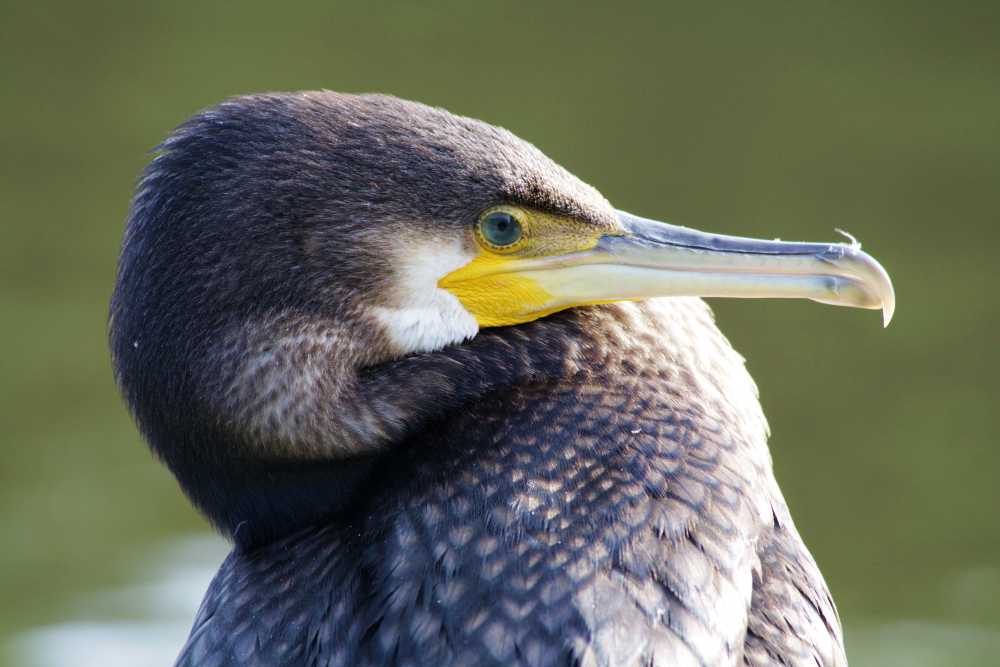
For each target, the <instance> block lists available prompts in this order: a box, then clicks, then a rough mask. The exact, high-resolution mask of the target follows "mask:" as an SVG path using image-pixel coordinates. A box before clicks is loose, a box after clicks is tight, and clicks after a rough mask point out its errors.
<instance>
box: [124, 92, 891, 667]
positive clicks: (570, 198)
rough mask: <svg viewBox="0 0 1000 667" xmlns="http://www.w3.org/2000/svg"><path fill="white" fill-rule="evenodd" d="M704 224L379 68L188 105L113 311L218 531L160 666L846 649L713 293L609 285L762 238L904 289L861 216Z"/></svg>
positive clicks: (135, 372)
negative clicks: (656, 211)
mask: <svg viewBox="0 0 1000 667" xmlns="http://www.w3.org/2000/svg"><path fill="white" fill-rule="evenodd" d="M698 234H700V233H696V232H694V231H693V230H687V229H685V228H674V227H668V226H666V225H660V224H659V223H655V224H653V223H650V222H649V221H644V220H642V219H638V218H635V217H634V216H629V215H628V214H624V213H620V212H615V211H614V210H613V209H611V208H610V206H609V205H608V204H607V203H606V202H605V201H604V200H603V198H602V197H600V195H599V194H597V193H596V191H594V190H592V189H591V188H589V187H588V186H585V185H584V184H582V183H580V182H579V181H577V180H576V179H575V178H573V177H572V176H571V175H569V174H568V172H565V171H564V170H562V169H561V168H559V167H557V166H556V165H554V164H553V163H551V162H550V161H548V159H547V158H545V157H544V156H543V155H541V153H539V152H538V151H537V149H535V148H534V147H532V146H530V145H528V144H526V143H524V142H522V141H520V140H519V139H517V138H516V137H513V135H510V134H509V133H505V132H504V131H501V130H497V129H496V128H491V127H490V126H486V125H484V124H480V123H477V122H476V121H470V120H468V119H461V118H458V117H454V116H451V115H450V114H447V113H446V112H443V111H440V110H433V109H429V108H427V107H423V106H421V105H414V104H412V103H405V102H401V101H398V100H394V99H393V98H385V97H354V96H341V95H336V94H333V93H319V94H317V93H309V94H300V95H277V96H264V97H251V98H239V99H237V100H235V101H232V102H228V103H225V104H224V105H222V106H221V107H217V108H216V109H213V110H209V111H208V112H205V113H204V114H202V115H200V116H198V117H196V118H195V119H194V120H193V121H191V122H190V123H189V124H187V125H185V126H184V127H182V128H181V129H180V130H179V131H178V132H177V133H175V135H173V137H172V138H171V139H169V140H168V141H167V142H166V143H165V144H164V147H163V148H162V152H161V154H160V156H159V157H157V158H156V159H155V160H154V162H153V164H152V165H151V166H150V168H149V169H148V170H147V173H146V176H145V177H144V179H143V182H142V183H141V184H140V188H139V192H138V194H137V197H136V200H135V203H134V204H133V211H132V214H131V216H130V221H129V228H128V230H127V232H126V240H125V244H124V248H123V254H122V260H121V264H120V269H119V280H118V285H117V287H116V292H115V296H114V298H113V302H112V324H111V332H112V334H111V338H112V351H113V354H114V357H115V364H116V369H117V373H118V378H119V382H120V384H121V386H122V389H123V392H124V394H125V396H126V398H127V399H128V401H129V404H130V406H131V407H132V409H133V412H134V413H135V415H136V419H137V421H138V423H139V425H140V428H141V429H142V430H143V432H144V434H145V435H146V437H147V439H148V440H149V441H150V444H151V445H152V447H153V449H154V451H155V452H156V453H157V454H158V455H159V456H160V457H161V458H162V459H163V460H164V461H165V462H166V463H167V465H168V466H169V467H170V468H171V470H173V472H174V473H175V475H176V476H177V477H178V479H179V480H180V482H181V485H182V486H183V488H184V489H185V491H186V492H187V493H188V495H189V496H190V497H191V499H192V500H193V502H194V503H195V504H196V505H198V506H199V507H200V508H201V509H202V510H203V511H205V512H206V514H208V516H209V517H210V518H211V519H212V521H213V522H214V523H215V524H216V525H217V526H219V528H220V529H221V530H222V531H223V532H224V533H226V534H228V535H230V536H231V537H232V538H233V539H234V541H235V543H236V544H235V546H234V549H233V552H232V553H231V554H230V556H229V557H228V558H227V560H226V561H225V563H224V564H223V565H222V567H221V568H220V570H219V573H218V575H217V576H216V578H215V579H214V581H213V582H212V584H211V586H210V588H209V591H208V593H207V595H206V597H205V600H204V602H203V604H202V607H201V609H200V611H199V612H198V616H197V618H196V620H195V623H194V627H193V629H192V632H191V636H190V638H189V639H188V642H187V644H186V645H185V647H184V649H183V651H182V653H181V656H180V658H179V660H178V665H183V666H194V665H213V666H215V665H253V664H260V665H277V664H280V665H331V666H332V665H449V664H451V665H471V664H476V665H479V664H482V665H488V664H497V665H500V664H502V665H517V664H523V665H595V666H596V665H601V666H603V665H752V666H756V665H769V664H784V665H842V664H846V659H845V655H844V649H843V641H842V636H841V628H840V621H839V618H838V616H837V612H836V609H835V607H834V604H833V601H832V599H831V597H830V594H829V591H828V589H827V587H826V584H825V583H824V581H823V579H822V576H821V575H820V573H819V570H818V569H817V567H816V564H815V563H814V561H813V559H812V557H811V556H810V555H809V553H808V551H807V549H806V548H805V546H804V545H803V543H802V540H801V539H800V537H799V535H798V533H797V531H796V529H795V526H794V524H793V522H792V520H791V518H790V516H789V513H788V509H787V507H786V504H785V501H784V499H783V497H782V495H781V492H780V490H779V489H778V486H777V483H776V482H775V479H774V476H773V472H772V468H771V458H770V454H769V451H768V448H767V424H766V421H765V419H764V416H763V413H762V411H761V408H760V404H759V401H758V398H757V389H756V387H755V385H754V383H753V381H752V380H751V379H750V377H749V375H748V374H747V372H746V370H745V368H744V364H743V360H742V358H741V357H740V356H739V355H738V354H737V353H736V352H735V351H734V350H733V349H732V347H731V346H730V345H729V343H728V342H727V341H726V339H725V338H724V337H723V335H722V334H721V333H720V331H719V330H718V328H717V327H716V325H715V323H714V321H713V318H712V316H711V313H710V311H709V310H708V307H707V306H706V305H705V304H704V302H702V301H701V300H700V299H697V298H692V297H689V296H680V297H673V298H656V299H649V300H645V301H638V302H625V303H607V302H608V301H620V300H622V299H629V300H633V299H639V298H643V297H648V296H650V295H651V291H657V292H658V293H665V294H670V295H674V294H701V293H706V294H708V295H719V291H720V290H723V291H733V290H735V291H736V292H737V293H736V294H734V295H736V296H747V295H763V294H757V293H756V292H755V293H753V294H748V293H747V292H746V291H745V290H746V289H747V288H745V287H744V286H742V285H741V284H737V282H736V278H734V277H733V276H732V275H731V274H734V273H739V272H746V271H749V270H753V271H758V272H759V271H760V270H761V269H760V267H761V266H767V267H771V268H768V269H767V271H768V273H767V274H766V275H764V274H759V275H758V280H757V283H756V286H754V287H753V288H752V290H757V291H759V290H761V289H763V290H765V291H769V294H768V295H772V294H771V292H778V294H773V295H777V296H790V295H792V292H793V291H795V292H801V293H802V294H803V295H806V296H809V297H810V298H814V299H816V300H828V301H831V302H836V303H845V304H849V305H862V306H864V307H873V306H874V305H882V306H885V307H886V310H887V312H890V313H891V307H892V306H891V285H888V283H887V280H888V279H887V278H885V281H886V282H884V283H883V282H880V281H881V277H880V276H881V275H884V272H882V273H878V272H877V271H875V269H874V268H873V267H877V264H875V263H874V260H871V259H870V258H868V256H867V255H863V253H860V251H859V250H858V249H857V248H855V247H852V246H840V245H836V244H833V245H811V244H778V243H770V242H756V241H753V242H751V241H748V240H743V239H735V238H734V237H702V236H698ZM664 253H666V254H667V255H669V256H670V258H671V259H670V260H669V263H670V269H669V271H667V272H666V273H667V274H669V276H668V278H667V279H664V278H663V275H665V274H664V273H663V271H664V265H663V264H662V262H663V260H662V259H661V258H662V257H663V256H664ZM692 257H693V258H694V259H691V258H692ZM705 261H710V262H715V264H714V265H713V266H716V267H718V266H720V264H719V263H720V262H721V263H723V264H724V266H723V267H722V268H723V269H724V270H721V271H720V272H718V273H704V272H702V271H701V269H700V268H698V267H700V266H701V263H702V262H705ZM731 262H740V264H738V265H737V264H731ZM694 263H698V264H697V266H695V264H694ZM612 265H613V266H612ZM775 265H777V266H779V267H780V270H775V269H773V267H774V266H775ZM678 266H680V267H681V269H680V270H678ZM747 267H751V268H750V269H748V268H747ZM612 270H613V271H617V273H613V276H614V277H615V280H617V281H620V282H621V283H622V284H625V283H627V284H628V285H630V286H631V287H629V288H628V289H627V290H625V291H621V290H622V289H623V288H621V287H620V286H619V285H618V284H617V283H615V284H602V283H601V281H600V280H595V277H599V276H605V277H606V276H608V275H609V274H608V271H612ZM878 271H881V267H878ZM655 281H659V282H655ZM793 281H799V282H793ZM611 282H615V281H611ZM668 283H669V284H668ZM693 283H697V285H698V286H697V289H694V288H692V287H691V284H693ZM684 285H687V286H686V287H685V286H684ZM761 285H764V287H761ZM584 288H586V290H588V291H587V293H586V294H583V292H582V291H581V290H583V289H584ZM886 290H888V292H886ZM876 293H877V294H879V295H881V296H880V297H873V296H872V295H873V294H876ZM887 294H888V296H886V295H887ZM593 304H603V305H593ZM572 306H586V307H577V308H572Z"/></svg>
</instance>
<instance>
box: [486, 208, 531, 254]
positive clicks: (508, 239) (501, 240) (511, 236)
mask: <svg viewBox="0 0 1000 667" xmlns="http://www.w3.org/2000/svg"><path fill="white" fill-rule="evenodd" d="M479 230H480V232H481V233H482V235H483V238H484V239H486V241H487V243H489V244H491V245H495V246H508V245H511V244H513V243H517V242H518V241H520V240H521V235H522V234H523V232H522V230H521V223H520V222H518V220H517V218H515V217H514V216H513V215H511V214H510V213H507V212H506V211H493V212H492V213H489V214H487V215H486V217H484V218H483V219H482V221H480V223H479Z"/></svg>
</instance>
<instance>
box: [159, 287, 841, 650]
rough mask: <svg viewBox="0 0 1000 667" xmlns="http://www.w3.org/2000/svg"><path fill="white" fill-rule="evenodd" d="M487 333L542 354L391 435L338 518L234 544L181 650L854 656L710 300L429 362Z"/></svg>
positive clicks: (552, 330)
mask: <svg viewBox="0 0 1000 667" xmlns="http://www.w3.org/2000/svg"><path fill="white" fill-rule="evenodd" d="M536 341H545V342H546V344H545V346H539V345H537V344H536ZM678 341H683V342H682V343H678ZM472 355H474V356H476V357H478V358H482V357H484V356H485V357H487V358H490V357H491V356H492V355H500V356H502V357H505V358H509V359H512V360H517V363H521V364H524V365H530V366H532V368H533V369H535V370H534V373H533V374H532V377H531V379H530V381H525V382H515V383H513V384H511V385H509V386H507V387H504V388H502V389H501V390H499V391H496V392H493V393H490V394H489V395H486V396H483V397H481V398H480V399H478V400H475V401H473V402H470V403H468V404H466V405H463V406H462V407H461V409H457V410H454V411H452V412H449V413H448V414H445V415H443V416H441V417H439V418H438V419H435V420H434V421H433V422H432V423H430V424H428V426H427V428H426V429H424V430H423V431H421V432H420V433H417V434H414V435H413V436H411V437H410V438H408V439H407V440H406V441H405V442H403V443H400V444H399V445H398V446H397V448H395V449H394V450H393V452H392V454H391V455H389V456H387V457H386V458H385V460H384V461H382V462H381V463H380V465H379V466H378V472H377V473H374V474H373V475H372V477H371V478H370V479H369V480H368V481H367V482H366V484H365V489H366V493H365V496H364V498H362V499H360V500H359V504H358V505H357V506H356V507H354V508H352V510H351V511H350V512H349V513H348V514H347V515H345V516H344V517H343V518H341V519H338V520H333V521H330V522H329V523H328V524H326V525H324V526H322V527H317V528H314V529H307V530H305V531H303V532H300V533H298V534H296V535H294V536H291V537H289V538H285V539H283V540H281V541H278V542H276V543H274V544H271V545H268V546H265V547H262V548H259V549H256V550H250V551H243V550H240V549H237V550H235V551H234V552H233V554H232V555H231V556H230V557H229V559H228V560H227V561H226V563H225V564H224V565H223V566H222V568H221V570H220V572H219V574H218V576H217V577H216V579H215V581H214V582H213V583H212V586H211V589H210V591H209V593H208V595H207V596H206V599H205V602H204V603H203V606H202V609H201V611H200V612H199V614H198V618H197V620H196V621H195V625H194V629H193V631H192V635H191V638H190V640H189V642H188V645H187V647H186V648H185V650H184V653H183V655H182V657H181V659H180V661H179V664H180V665H184V666H187V665H191V666H194V665H245V664H246V665H250V664H260V665H273V664H283V665H447V664H456V665H463V664H497V665H574V664H580V665H675V666H677V665H737V664H745V665H769V664H786V665H839V664H845V662H846V661H845V660H844V657H843V651H842V648H841V634H840V625H839V620H838V618H837V614H836V611H835V609H834V607H833V603H832V601H831V599H830V597H829V594H828V592H827V589H826V586H825V584H824V583H823V580H822V577H821V576H820V574H819V572H818V570H817V569H816V566H815V564H814V563H813V561H812V558H811V557H810V556H809V554H808V552H807V551H806V549H805V547H804V546H803V544H802V542H801V540H800V539H799V536H798V534H797V533H796V531H795V528H794V526H793V524H792V522H791V519H790V518H789V516H788V511H787V509H786V507H785V504H784V501H783V500H782V498H781V495H780V493H779V491H778V489H777V486H776V484H775V482H774V479H773V477H772V474H771V465H770V458H769V455H768V451H767V447H766V443H765V439H766V426H765V422H764V419H763V416H762V414H761V412H760V409H759V405H758V403H757V401H756V390H755V388H754V387H753V384H752V381H751V380H750V378H749V376H748V375H747V374H746V372H745V371H744V370H743V365H742V361H741V360H740V359H739V357H738V355H736V353H735V352H733V350H732V349H731V347H730V346H729V345H728V343H727V342H726V341H725V339H724V338H723V337H722V336H721V334H720V333H719V332H718V330H717V329H716V327H715V326H714V324H713V323H712V321H711V317H710V314H709V312H708V309H707V308H706V307H705V306H704V304H702V303H701V302H700V301H697V300H688V299H676V300H662V301H657V302H653V303H648V304H645V305H632V304H628V305H620V306H608V307H602V308H595V309H588V310H578V311H573V312H570V313H566V314H562V315H557V316H554V317H552V318H549V319H548V320H544V321H539V322H536V323H533V324H530V325H524V326H522V327H518V328H517V329H511V330H498V331H495V332H489V333H485V334H482V335H480V336H479V337H478V338H476V339H475V340H473V341H472V342H470V343H468V344H466V345H465V346H462V347H459V348H452V349H449V350H445V351H442V352H439V353H434V354H431V355H427V356H428V357H429V358H428V359H425V361H434V362H441V363H444V362H445V360H448V361H449V362H452V363H454V367H453V371H452V372H453V373H454V374H455V375H456V376H461V375H462V374H463V373H470V374H471V375H473V376H475V374H476V373H481V372H483V369H476V368H468V369H467V368H465V367H463V365H462V360H463V358H464V357H466V356H472ZM431 358H436V359H431ZM474 379H475V378H474V377H472V378H465V380H466V381H469V380H473V381H474ZM400 390H401V391H406V390H414V391H419V387H418V386H410V387H408V386H406V385H405V384H404V385H403V386H402V387H400Z"/></svg>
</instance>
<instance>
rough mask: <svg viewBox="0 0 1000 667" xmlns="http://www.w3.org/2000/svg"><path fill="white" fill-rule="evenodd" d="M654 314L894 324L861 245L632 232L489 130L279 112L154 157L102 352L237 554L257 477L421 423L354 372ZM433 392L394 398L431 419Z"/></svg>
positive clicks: (205, 130) (426, 114)
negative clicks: (743, 311) (786, 307)
mask: <svg viewBox="0 0 1000 667" xmlns="http://www.w3.org/2000/svg"><path fill="white" fill-rule="evenodd" d="M656 296H710V297H786V298H787V297H805V298H809V299H813V300H815V301H821V302H824V303H831V304H838V305H848V306H857V307H862V308H881V309H882V310H883V312H884V315H885V321H886V322H888V319H889V317H891V314H892V310H893V303H894V300H893V299H894V297H893V292H892V286H891V283H890V281H889V278H888V276H887V275H886V273H885V271H884V270H883V269H882V267H881V266H880V265H879V264H878V263H877V262H876V261H875V260H874V259H872V258H871V257H870V256H869V255H867V254H865V253H864V252H862V251H861V249H860V247H859V246H858V245H857V244H854V243H850V244H839V243H819V244H810V243H783V242H779V241H760V240H752V239H745V238H738V237H731V236H721V235H716V234H707V233H702V232H698V231H695V230H692V229H688V228H685V227H678V226H674V225H668V224H665V223H660V222H655V221H652V220H646V219H643V218H639V217H636V216H633V215H630V214H628V213H624V212H622V211H618V210H616V209H615V208H614V207H613V206H612V205H611V204H609V203H608V202H607V200H605V199H604V197H602V196H601V195H600V193H598V192H597V191H596V190H595V189H593V188H592V187H590V186H588V185H586V184H584V183H583V182H581V181H580V180H579V179H577V178H576V177H574V176H573V175H572V174H570V173H569V172H567V171H566V170H565V169H563V168H562V167H560V166H558V165H557V164H555V163H554V162H553V161H551V160H550V159H549V158H547V157H546V156H545V155H544V154H543V153H541V152H540V151H539V150H538V149H537V148H535V147H534V146H532V145H531V144H529V143H527V142H525V141H523V140H521V139H518V138H517V137H515V136H514V135H513V134H511V133H510V132H507V131H506V130H503V129H500V128H496V127H493V126H491V125H488V124H485V123H482V122H479V121H476V120H472V119H468V118H463V117H459V116H455V115H452V114H450V113H448V112H446V111H444V110H441V109H434V108H430V107H427V106H424V105H421V104H416V103H412V102H405V101H402V100H399V99H396V98H392V97H387V96H381V95H363V96H353V95H341V94H336V93H331V92H317V93H298V94H272V95H257V96H246V97H239V98H235V99H232V100H229V101H227V102H224V103H222V104H220V105H218V106H216V107H214V108H211V109H208V110H206V111H204V112H202V113H200V114H198V115H196V116H195V117H194V118H192V119H191V120H190V121H188V122H187V123H185V124H183V125H182V126H181V127H179V128H178V129H177V130H176V131H175V132H174V133H173V134H172V135H171V136H170V137H169V138H168V139H167V140H166V141H165V142H164V143H163V144H162V145H161V146H160V147H159V148H158V149H157V154H156V157H155V158H154V159H153V160H152V162H151V163H150V165H149V166H148V167H147V169H146V171H145V173H144V175H143V177H142V179H141V181H140V184H139V186H138V189H137V193H136V196H135V199H134V201H133V204H132V208H131V211H130V214H129V219H128V223H127V228H126V232H125V238H124V242H123V247H122V253H121V258H120V262H119V271H118V278H117V283H116V287H115V291H114V295H113V297H112V306H111V326H110V330H111V347H112V353H113V358H114V363H115V368H116V374H117V377H118V381H119V384H120V386H121V388H122V390H123V393H124V394H125V396H126V399H127V400H128V402H129V405H130V406H131V408H132V410H133V413H134V414H135V416H136V418H137V421H138V423H139V425H140V427H141V428H142V430H143V431H144V432H145V434H146V436H147V438H148V439H149V440H150V442H151V444H152V446H153V448H154V450H156V451H157V452H158V453H159V454H160V455H161V456H163V458H164V459H165V460H166V461H167V463H168V464H169V465H170V467H171V468H172V469H173V470H174V472H175V474H176V475H177V476H178V478H179V479H180V481H181V483H182V485H184V487H185V488H186V489H187V490H188V492H189V493H190V494H191V495H192V497H193V498H194V499H195V502H196V503H198V504H199V505H200V506H202V507H203V508H204V509H206V511H207V512H208V513H209V514H210V515H211V516H213V518H215V519H216V521H217V522H218V523H220V524H221V525H223V526H225V529H226V530H228V532H234V530H235V526H236V525H238V524H239V517H240V516H242V515H243V514H246V513H251V514H252V513H253V511H251V510H247V509H246V508H247V507H249V506H250V505H252V504H253V503H254V502H257V500H256V497H257V496H255V497H254V498H251V496H254V493H255V492H256V490H254V489H251V486H252V485H251V484H249V483H248V482H247V480H249V479H251V478H253V479H257V477H255V476H257V475H258V473H259V474H260V475H265V476H267V478H268V479H272V480H273V479H277V478H278V477H280V475H279V474H278V473H276V472H275V471H276V470H279V469H282V466H291V468H288V470H289V471H290V472H289V473H288V475H287V478H288V479H289V480H296V479H299V477H298V476H299V475H301V472H302V467H301V465H300V464H306V465H310V466H312V467H313V468H315V467H316V465H317V464H316V461H319V460H322V461H331V460H343V459H348V458H351V457H357V456H359V455H361V454H364V453H366V452H368V451H370V450H372V449H377V448H379V447H384V446H385V445H386V443H387V442H391V441H392V440H393V438H394V437H396V435H398V434H399V433H400V432H401V429H403V428H404V426H405V424H406V422H407V420H408V419H409V417H410V415H411V414H412V413H413V412H414V411H415V410H416V411H422V412H423V413H427V412H428V410H427V408H426V406H424V407H420V406H417V407H414V406H415V404H414V401H415V400H416V399H415V398H414V397H413V396H412V395H408V396H404V395H403V394H404V393H405V392H402V393H400V392H397V393H396V394H392V393H391V390H390V389H389V388H387V387H386V386H384V385H377V386H378V387H380V389H379V391H380V392H381V393H379V392H375V393H372V392H373V391H374V390H371V391H369V393H368V394H365V391H366V388H365V387H366V385H365V382H366V381H368V380H365V377H363V376H362V375H359V372H360V371H362V370H363V369H371V368H375V367H377V366H379V365H380V364H385V363H387V362H392V361H394V360H399V359H403V358H407V357H408V356H412V355H418V356H419V354H420V353H428V352H433V351H435V350H442V349H444V348H447V347H449V346H453V345H455V344H459V343H462V342H463V341H466V340H468V339H471V338H474V337H475V336H476V335H477V333H479V332H480V331H481V330H483V329H487V328H496V327H509V326H514V325H519V324H523V323H526V322H530V321H532V320H536V319H539V318H544V317H546V316H548V315H550V314H552V313H555V312H557V311H560V310H563V309H567V308H571V307H575V306H586V305H592V304H600V303H608V302H614V301H624V300H642V299H646V298H650V297H656ZM366 377H368V378H369V380H370V379H371V374H368V376H366ZM435 377H436V376H435ZM425 380H426V378H425ZM438 384H440V383H438ZM434 385H435V383H434V382H433V381H427V382H424V383H423V384H421V385H414V392H410V393H411V394H413V393H418V394H419V393H423V394H425V396H424V398H425V400H426V401H431V400H440V399H441V398H442V397H441V396H437V395H436V394H435V392H434V390H433V386H434ZM373 386H375V385H373ZM480 386H486V383H481V385H480ZM376 394H377V395H376ZM390 394H391V395H392V396H395V397H396V398H391V397H390ZM361 396H366V397H367V398H366V399H365V401H362V400H361V398H360V397H361ZM418 408H419V410H418ZM234 470H235V471H236V472H233V471H234ZM293 483H294V482H291V481H290V482H289V484H293ZM234 498H235V500H234ZM217 506H219V507H223V509H221V510H219V509H215V508H216V507H217ZM244 510H245V511H244ZM254 511H259V510H254Z"/></svg>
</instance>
